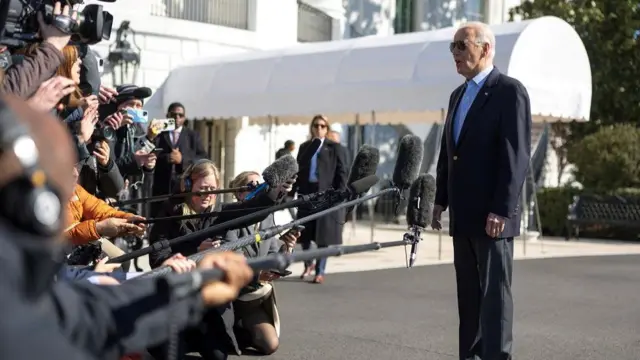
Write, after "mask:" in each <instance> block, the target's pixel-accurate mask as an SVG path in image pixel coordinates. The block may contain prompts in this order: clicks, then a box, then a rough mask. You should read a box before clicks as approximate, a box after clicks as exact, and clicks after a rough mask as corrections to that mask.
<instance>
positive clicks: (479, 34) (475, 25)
mask: <svg viewBox="0 0 640 360" xmlns="http://www.w3.org/2000/svg"><path fill="white" fill-rule="evenodd" d="M460 28H461V29H462V28H471V29H474V30H475V32H476V40H477V41H481V42H483V43H487V44H489V45H491V51H490V52H489V57H490V58H491V59H493V57H494V56H495V55H496V36H495V35H494V34H493V30H491V27H490V26H489V25H487V24H485V23H482V22H479V21H471V22H468V23H465V24H463V25H462V26H461V27H460Z"/></svg>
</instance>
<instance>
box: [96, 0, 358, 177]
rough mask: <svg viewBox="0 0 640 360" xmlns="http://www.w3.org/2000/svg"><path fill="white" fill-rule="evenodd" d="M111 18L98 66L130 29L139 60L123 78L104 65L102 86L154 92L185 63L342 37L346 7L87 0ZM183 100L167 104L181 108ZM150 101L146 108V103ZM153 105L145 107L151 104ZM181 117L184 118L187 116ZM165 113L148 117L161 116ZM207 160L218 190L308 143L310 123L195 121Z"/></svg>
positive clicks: (260, 1) (329, 2)
mask: <svg viewBox="0 0 640 360" xmlns="http://www.w3.org/2000/svg"><path fill="white" fill-rule="evenodd" d="M85 3H86V4H99V5H102V6H103V7H104V10H106V11H109V12H110V13H112V14H113V17H114V24H113V31H112V34H111V38H110V40H109V41H102V42H100V43H99V44H96V45H94V46H92V49H93V50H95V51H96V52H98V53H99V55H100V56H101V57H102V58H103V59H105V60H106V59H108V58H109V53H110V52H112V51H113V50H114V49H115V47H116V40H117V30H118V28H119V27H120V25H121V23H122V22H123V21H129V22H130V28H131V29H132V30H133V31H134V33H135V34H134V35H130V36H128V37H127V39H126V41H127V42H128V43H129V44H131V45H132V48H133V49H134V51H136V52H139V54H140V58H141V61H140V64H139V67H138V68H137V71H134V70H136V69H134V67H132V66H130V67H129V68H128V69H127V71H125V72H124V77H123V78H122V77H121V75H122V72H121V70H122V68H121V67H115V68H114V67H113V66H112V64H111V65H110V64H109V63H108V61H107V63H106V65H105V69H106V71H105V73H104V75H103V76H102V82H103V84H105V85H118V84H121V83H135V84H137V85H140V86H147V87H149V88H151V89H152V90H154V92H155V90H157V89H158V88H160V86H162V84H163V82H164V81H165V79H166V78H167V76H168V75H169V73H170V71H171V70H172V69H174V68H176V67H178V66H180V65H182V64H184V63H185V62H187V61H192V60H197V59H202V58H207V57H217V56H225V55H229V54H234V53H239V52H248V51H260V50H270V49H276V48H282V47H289V46H294V45H295V44H298V43H300V42H315V41H330V40H335V39H341V38H343V33H344V24H345V18H344V8H343V6H342V2H341V1H340V0H305V1H297V0H117V1H116V2H114V3H106V2H100V1H97V0H87V1H85ZM181 100H182V99H179V98H177V99H171V101H178V102H179V101H181ZM151 102H152V101H149V103H151ZM149 106H151V105H149ZM186 110H187V115H188V113H189V109H186ZM163 112H164V109H160V110H158V109H156V111H151V115H153V116H154V117H161V116H163V115H164V114H163ZM190 126H191V127H193V128H195V129H197V130H198V131H199V132H200V134H201V137H202V139H203V142H204V143H205V148H206V149H207V150H208V152H209V156H210V158H211V159H212V160H214V161H215V162H216V163H217V164H218V166H219V167H220V168H221V171H222V174H223V183H225V184H226V183H228V181H229V180H230V179H231V178H233V176H235V175H236V174H238V173H239V172H241V171H245V170H257V171H261V170H262V169H263V168H264V167H265V166H266V165H268V164H269V163H270V162H271V161H273V159H274V157H275V152H276V151H277V150H278V148H280V147H282V146H283V144H284V142H285V141H286V140H289V139H292V140H294V141H295V142H296V143H297V144H300V143H302V142H303V141H304V140H306V137H307V134H308V124H301V125H286V126H277V125H274V126H266V125H249V123H248V122H247V121H246V120H244V121H243V120H242V119H215V120H212V119H197V120H196V121H191V122H190Z"/></svg>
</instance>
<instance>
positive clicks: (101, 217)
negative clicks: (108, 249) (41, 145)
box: [65, 168, 145, 245]
mask: <svg viewBox="0 0 640 360" xmlns="http://www.w3.org/2000/svg"><path fill="white" fill-rule="evenodd" d="M73 173H74V176H75V177H76V178H77V176H78V170H77V169H76V168H74V169H73ZM67 210H68V219H67V226H68V227H67V230H66V231H65V234H66V235H67V237H68V238H69V240H70V241H71V242H72V243H73V244H75V245H82V244H86V243H88V242H91V241H95V240H98V239H100V238H101V237H108V238H113V237H116V236H122V235H129V234H133V235H142V234H143V233H144V230H145V227H144V225H136V224H133V223H132V222H131V221H133V220H137V219H141V217H140V216H137V215H134V214H130V213H126V212H124V211H119V210H116V209H114V208H112V207H111V206H109V205H107V203H106V202H104V201H102V200H100V199H98V198H96V197H95V196H93V195H91V194H89V193H88V192H87V191H86V190H85V189H84V188H83V187H82V186H80V185H79V184H76V187H75V190H74V191H73V196H72V197H71V198H70V201H69V202H68V204H67Z"/></svg>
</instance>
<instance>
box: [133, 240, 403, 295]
mask: <svg viewBox="0 0 640 360" xmlns="http://www.w3.org/2000/svg"><path fill="white" fill-rule="evenodd" d="M409 244H411V242H410V241H408V240H404V239H403V240H400V241H391V242H383V243H380V242H374V243H370V244H362V245H342V246H335V247H329V248H322V249H314V250H308V251H302V252H296V253H290V254H282V253H274V254H269V255H267V256H263V257H260V258H253V259H249V260H247V265H249V266H250V267H251V269H253V271H254V272H257V271H260V270H271V269H278V270H285V269H286V268H287V267H289V266H290V265H291V264H293V263H297V262H303V261H309V260H314V259H318V258H327V257H335V256H342V255H346V254H357V253H362V252H367V251H375V250H380V249H384V248H390V247H396V246H405V245H409ZM143 276H144V275H141V276H138V277H136V278H134V279H139V278H141V277H143ZM224 276H225V274H224V271H222V270H220V269H210V270H204V271H198V270H196V271H193V272H189V273H184V274H170V275H169V276H165V277H163V279H162V280H160V281H163V282H164V283H165V285H166V286H168V287H169V288H171V289H180V293H181V294H185V295H186V294H189V293H193V292H196V291H198V290H200V288H201V287H202V286H203V285H204V284H206V283H208V282H211V281H216V280H221V279H223V278H224Z"/></svg>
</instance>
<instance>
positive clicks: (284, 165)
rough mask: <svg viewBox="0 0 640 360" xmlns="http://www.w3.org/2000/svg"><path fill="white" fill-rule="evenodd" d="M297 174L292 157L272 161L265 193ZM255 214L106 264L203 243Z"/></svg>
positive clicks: (161, 243)
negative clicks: (194, 243)
mask: <svg viewBox="0 0 640 360" xmlns="http://www.w3.org/2000/svg"><path fill="white" fill-rule="evenodd" d="M297 173H298V163H297V162H296V160H295V159H294V158H293V156H291V155H287V156H283V157H281V158H279V159H278V160H276V161H274V162H273V163H272V164H271V165H269V166H267V167H266V168H265V169H264V171H263V172H262V176H263V178H264V180H265V182H264V184H267V186H266V188H267V189H268V190H267V191H269V192H271V191H272V190H273V191H279V190H277V189H278V187H280V186H281V185H283V184H284V183H286V182H288V181H290V180H291V179H293V177H294V176H295V175H296V174H297ZM269 195H271V194H269ZM275 195H278V194H275ZM276 200H277V199H276ZM265 210H267V211H269V210H270V209H265ZM257 213H264V212H261V211H258V212H257ZM257 213H254V214H249V215H245V216H242V217H238V218H235V219H233V220H230V221H227V222H224V223H221V224H216V225H213V226H211V227H209V228H206V229H203V230H200V231H196V232H193V233H190V234H186V235H183V236H179V237H177V238H175V239H171V240H163V241H160V242H157V243H154V244H153V245H150V246H147V247H146V248H142V249H139V250H135V251H132V252H130V253H127V254H124V255H120V256H117V257H114V258H111V259H109V261H107V263H109V264H115V263H122V262H125V261H129V260H132V259H135V258H138V257H140V256H144V255H148V254H150V253H152V252H153V251H156V250H157V251H159V250H162V249H170V248H171V246H173V245H176V244H180V243H183V242H188V241H198V240H200V241H203V240H205V239H207V238H209V237H212V236H213V235H215V234H217V233H219V232H221V231H225V230H228V229H234V228H237V227H239V226H244V224H246V223H247V222H248V220H251V219H252V218H255V216H257ZM265 216H266V214H265Z"/></svg>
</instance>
